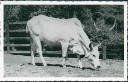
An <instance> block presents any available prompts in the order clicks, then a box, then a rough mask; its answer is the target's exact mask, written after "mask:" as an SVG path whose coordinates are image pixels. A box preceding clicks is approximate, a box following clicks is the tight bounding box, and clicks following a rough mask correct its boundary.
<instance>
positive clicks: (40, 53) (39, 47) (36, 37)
mask: <svg viewBox="0 0 128 82" xmlns="http://www.w3.org/2000/svg"><path fill="white" fill-rule="evenodd" d="M33 39H34V42H35V44H36V47H37V53H38V54H39V55H40V59H41V61H42V63H43V65H44V66H47V63H46V62H45V60H44V57H43V54H42V46H41V42H40V38H39V36H35V37H33Z"/></svg>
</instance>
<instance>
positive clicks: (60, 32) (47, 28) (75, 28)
mask: <svg viewBox="0 0 128 82" xmlns="http://www.w3.org/2000/svg"><path fill="white" fill-rule="evenodd" d="M26 31H29V33H30V36H31V38H32V40H33V46H34V45H35V47H36V51H37V53H38V54H39V55H40V58H41V61H42V63H43V65H44V66H47V63H46V61H45V59H44V57H43V55H42V46H41V41H43V44H47V46H57V45H60V46H61V47H62V56H63V62H62V66H63V67H66V65H65V61H66V59H67V50H68V48H69V50H71V51H72V52H73V53H74V54H77V57H78V61H79V67H80V68H82V67H83V66H82V63H81V58H80V55H85V57H87V58H88V59H89V61H90V62H91V64H92V66H93V67H94V68H95V69H97V68H100V61H99V51H98V47H99V46H100V44H98V45H97V46H95V47H93V45H92V43H91V41H90V39H89V38H88V36H87V35H86V33H85V32H84V30H83V27H82V24H81V22H80V21H79V20H78V19H77V18H70V19H58V18H52V17H48V16H45V15H38V16H34V17H33V18H31V19H30V20H29V21H28V22H27V27H26ZM34 52H35V50H32V51H31V53H32V54H31V56H32V64H33V65H35V61H34Z"/></svg>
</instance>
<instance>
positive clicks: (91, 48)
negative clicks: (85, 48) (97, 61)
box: [89, 42, 94, 51]
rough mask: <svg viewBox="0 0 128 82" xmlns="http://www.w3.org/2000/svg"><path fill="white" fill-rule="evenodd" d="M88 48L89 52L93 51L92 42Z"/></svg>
mask: <svg viewBox="0 0 128 82" xmlns="http://www.w3.org/2000/svg"><path fill="white" fill-rule="evenodd" d="M89 48H90V51H92V50H93V48H94V46H93V44H92V42H91V43H90V44H89Z"/></svg>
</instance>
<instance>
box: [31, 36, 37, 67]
mask: <svg viewBox="0 0 128 82" xmlns="http://www.w3.org/2000/svg"><path fill="white" fill-rule="evenodd" d="M30 43H31V57H32V64H33V65H35V59H34V52H35V47H36V46H35V45H34V44H35V43H34V42H33V39H32V38H31V39H30Z"/></svg>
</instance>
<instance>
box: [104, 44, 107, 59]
mask: <svg viewBox="0 0 128 82" xmlns="http://www.w3.org/2000/svg"><path fill="white" fill-rule="evenodd" d="M106 48H107V47H106V42H105V43H104V45H103V59H104V60H105V59H106Z"/></svg>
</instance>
